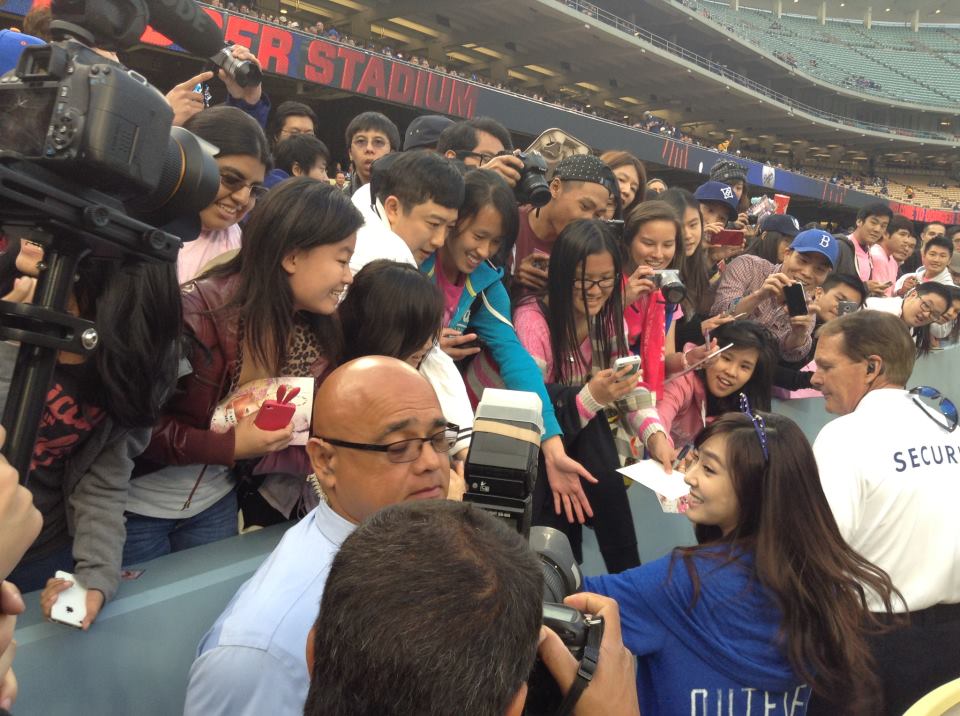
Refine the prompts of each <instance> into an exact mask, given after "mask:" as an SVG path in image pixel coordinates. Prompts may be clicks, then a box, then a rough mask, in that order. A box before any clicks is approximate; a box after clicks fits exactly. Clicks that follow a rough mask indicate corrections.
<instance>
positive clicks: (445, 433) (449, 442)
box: [316, 423, 460, 463]
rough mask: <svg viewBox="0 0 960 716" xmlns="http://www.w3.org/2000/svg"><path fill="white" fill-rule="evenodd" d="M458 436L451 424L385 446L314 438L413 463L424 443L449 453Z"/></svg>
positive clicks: (389, 458)
mask: <svg viewBox="0 0 960 716" xmlns="http://www.w3.org/2000/svg"><path fill="white" fill-rule="evenodd" d="M459 434H460V428H459V426H457V425H454V424H453V423H447V426H446V427H445V428H444V429H443V430H441V431H440V432H438V433H434V434H433V435H429V436H427V437H425V438H410V439H409V440H398V441H397V442H395V443H388V444H386V445H375V444H370V443H352V442H348V441H346V440H336V439H335V438H325V437H323V436H322V435H317V436H316V437H318V438H320V439H321V440H325V441H326V442H328V443H330V444H331V445H336V446H337V447H342V448H348V449H350V450H365V451H367V452H382V453H386V455H387V460H389V461H390V462H395V463H402V462H413V461H414V460H416V459H417V458H419V457H420V455H421V453H422V452H423V446H424V443H430V447H432V448H433V449H434V450H435V451H436V452H438V453H440V452H450V450H451V449H452V448H453V446H454V444H455V443H456V442H457V436H458V435H459Z"/></svg>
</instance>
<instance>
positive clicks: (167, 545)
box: [123, 490, 237, 566]
mask: <svg viewBox="0 0 960 716" xmlns="http://www.w3.org/2000/svg"><path fill="white" fill-rule="evenodd" d="M126 517H127V542H126V544H124V546H123V565H124V566H128V565H133V564H139V563H140V562H146V561H148V560H151V559H155V558H156V557H162V556H163V555H165V554H170V553H172V552H179V551H180V550H184V549H190V548H191V547H199V546H200V545H203V544H209V543H210V542H216V541H217V540H221V539H226V538H227V537H233V536H234V535H236V534H237V491H236V490H230V492H228V493H227V494H226V495H224V496H223V497H222V498H221V499H220V500H218V501H217V502H215V503H214V504H212V505H210V507H208V508H207V509H205V510H204V511H203V512H200V513H199V514H196V515H194V516H193V517H188V518H186V519H182V520H177V519H166V518H163V517H146V516H145V515H138V514H134V513H132V512H127V513H126Z"/></svg>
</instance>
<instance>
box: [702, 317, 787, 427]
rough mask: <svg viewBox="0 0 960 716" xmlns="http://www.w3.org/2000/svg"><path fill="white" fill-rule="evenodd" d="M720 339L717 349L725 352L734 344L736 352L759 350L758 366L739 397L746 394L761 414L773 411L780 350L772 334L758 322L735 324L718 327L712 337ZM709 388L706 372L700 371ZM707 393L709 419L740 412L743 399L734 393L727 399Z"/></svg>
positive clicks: (737, 322) (736, 322)
mask: <svg viewBox="0 0 960 716" xmlns="http://www.w3.org/2000/svg"><path fill="white" fill-rule="evenodd" d="M711 337H712V338H716V339H717V345H718V346H720V347H721V348H723V347H724V346H726V345H730V344H731V343H732V344H733V347H734V348H756V349H757V364H756V365H755V366H754V368H753V375H752V376H750V380H748V381H747V382H746V383H745V384H744V386H743V387H742V388H740V391H739V393H743V394H744V395H746V396H747V399H748V400H749V401H750V405H752V406H753V407H755V408H756V409H757V410H770V399H771V398H772V396H773V374H774V371H775V370H776V367H777V349H776V347H775V346H776V344H775V342H774V339H773V336H771V335H770V332H769V331H768V330H767V329H766V328H764V327H763V326H761V325H760V324H759V323H755V322H754V321H733V322H732V323H724V324H723V325H722V326H718V327H717V328H716V329H715V330H714V331H713V333H712V334H711ZM697 372H698V374H699V375H700V378H701V380H703V381H704V385H706V378H705V376H704V371H703V370H702V369H701V370H699V371H697ZM706 393H707V415H722V414H723V413H728V412H731V411H734V412H735V411H737V410H738V409H739V406H740V395H739V393H734V394H733V395H728V396H727V397H725V398H717V397H715V396H714V395H713V394H712V393H710V391H709V390H708V391H706Z"/></svg>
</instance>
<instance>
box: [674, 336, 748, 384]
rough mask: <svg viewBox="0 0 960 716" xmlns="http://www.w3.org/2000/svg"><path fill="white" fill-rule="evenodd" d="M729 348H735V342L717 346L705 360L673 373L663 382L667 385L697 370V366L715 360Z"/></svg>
mask: <svg viewBox="0 0 960 716" xmlns="http://www.w3.org/2000/svg"><path fill="white" fill-rule="evenodd" d="M728 348H733V343H728V344H727V345H725V346H724V347H723V348H717V350H715V351H714V352H713V353H710V354H708V355H707V357H706V358H704V359H703V360H698V361H697V362H696V363H694V364H693V365H692V366H690V367H689V368H687V369H685V370H682V371H680V372H679V373H677V374H676V375H671V376H670V377H669V378H667V379H666V380H665V381H663V384H664V385H666V384H667V383H672V382H673V381H675V380H676V379H677V378H679V377H680V376H681V375H686V374H687V373H689V372H690V371H692V370H696V369H697V368H699V367H700V366H702V365H703V364H704V363H708V362H709V361H711V360H713V359H714V358H716V357H717V356H718V355H720V354H721V353H723V352H724V351H725V350H727V349H728Z"/></svg>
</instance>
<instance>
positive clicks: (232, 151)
mask: <svg viewBox="0 0 960 716" xmlns="http://www.w3.org/2000/svg"><path fill="white" fill-rule="evenodd" d="M183 128H184V129H189V130H190V131H191V132H193V133H194V134H196V135H197V136H198V137H200V138H201V139H204V140H206V141H208V142H210V143H211V144H213V145H214V146H216V147H217V149H219V150H220V151H219V152H217V156H218V157H228V156H233V155H238V154H239V155H246V156H251V157H254V158H255V159H257V160H259V161H260V163H261V164H263V165H264V166H265V167H266V168H267V169H270V165H271V162H272V160H271V157H270V144H269V142H267V135H266V134H264V132H263V129H262V128H261V127H260V125H259V124H258V123H257V120H255V119H254V118H253V117H251V116H250V115H249V114H247V113H246V112H244V111H243V110H242V109H238V108H236V107H228V106H226V105H218V106H216V107H210V108H209V109H205V110H203V111H202V112H198V113H197V114H195V115H193V116H192V117H191V118H190V119H188V120H187V121H186V122H184V123H183Z"/></svg>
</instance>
